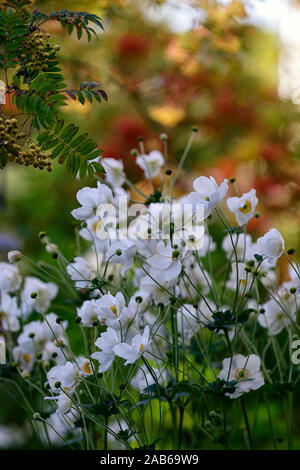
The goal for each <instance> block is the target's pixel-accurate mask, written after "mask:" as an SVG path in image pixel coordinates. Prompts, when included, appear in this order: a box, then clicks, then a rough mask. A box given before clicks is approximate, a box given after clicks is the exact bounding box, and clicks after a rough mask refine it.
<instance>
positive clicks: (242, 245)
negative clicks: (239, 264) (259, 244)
mask: <svg viewBox="0 0 300 470" xmlns="http://www.w3.org/2000/svg"><path fill="white" fill-rule="evenodd" d="M231 239H232V241H231ZM232 242H233V244H232ZM233 245H234V248H235V251H234V248H233ZM251 247H252V238H251V235H249V234H242V233H239V234H237V233H233V234H232V235H231V237H230V235H229V234H227V235H226V236H225V237H224V238H223V241H222V249H223V251H224V252H225V254H226V258H228V259H232V261H235V255H237V259H238V261H243V260H249V259H250V257H251V253H250V249H251Z"/></svg>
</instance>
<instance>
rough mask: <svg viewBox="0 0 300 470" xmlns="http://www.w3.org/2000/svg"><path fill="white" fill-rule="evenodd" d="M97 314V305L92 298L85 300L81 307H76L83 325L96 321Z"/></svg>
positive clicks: (89, 325)
mask: <svg viewBox="0 0 300 470" xmlns="http://www.w3.org/2000/svg"><path fill="white" fill-rule="evenodd" d="M99 314H100V310H99V306H98V303H97V301H96V300H94V299H92V300H85V301H84V302H83V304H82V305H81V307H79V308H77V315H78V317H80V318H81V322H82V325H83V326H88V327H91V326H93V323H94V322H97V321H98V317H99Z"/></svg>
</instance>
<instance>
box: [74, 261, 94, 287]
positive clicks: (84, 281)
mask: <svg viewBox="0 0 300 470" xmlns="http://www.w3.org/2000/svg"><path fill="white" fill-rule="evenodd" d="M67 273H68V274H69V276H70V278H71V279H72V280H73V281H76V282H75V286H76V287H77V289H85V288H86V287H91V285H92V284H91V282H90V281H91V280H92V279H94V278H95V277H96V273H95V271H94V268H93V266H92V265H91V264H90V263H89V262H88V261H87V260H86V259H84V258H82V257H81V256H76V258H74V261H73V262H72V263H70V264H68V266H67Z"/></svg>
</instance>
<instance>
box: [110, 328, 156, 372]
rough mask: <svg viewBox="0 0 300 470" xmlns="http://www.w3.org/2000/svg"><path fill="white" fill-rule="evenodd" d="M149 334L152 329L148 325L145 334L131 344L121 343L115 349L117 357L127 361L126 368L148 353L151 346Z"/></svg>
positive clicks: (136, 336) (137, 336) (138, 336)
mask: <svg viewBox="0 0 300 470" xmlns="http://www.w3.org/2000/svg"><path fill="white" fill-rule="evenodd" d="M149 334H150V328H149V326H148V325H146V326H145V329H144V332H143V334H142V335H141V334H137V335H135V336H134V337H133V338H132V340H131V344H128V343H120V344H116V345H115V346H114V347H113V351H114V353H115V354H116V356H119V357H122V359H125V360H126V362H125V366H127V365H128V364H133V363H134V362H136V361H137V360H138V359H139V358H140V357H141V356H142V354H143V353H144V352H145V351H147V349H148V348H149V346H150V340H149Z"/></svg>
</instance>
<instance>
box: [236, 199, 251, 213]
mask: <svg viewBox="0 0 300 470" xmlns="http://www.w3.org/2000/svg"><path fill="white" fill-rule="evenodd" d="M239 211H240V212H243V214H248V212H250V211H251V202H250V201H248V199H247V201H246V202H245V204H244V205H243V207H240V209H239Z"/></svg>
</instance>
